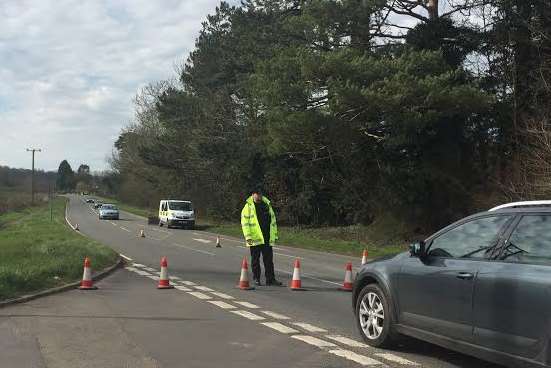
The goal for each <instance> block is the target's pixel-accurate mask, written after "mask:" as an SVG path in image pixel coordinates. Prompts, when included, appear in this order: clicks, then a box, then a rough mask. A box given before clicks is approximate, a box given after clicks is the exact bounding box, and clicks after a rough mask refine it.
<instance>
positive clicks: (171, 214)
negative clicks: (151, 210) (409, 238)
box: [159, 199, 195, 229]
mask: <svg viewBox="0 0 551 368" xmlns="http://www.w3.org/2000/svg"><path fill="white" fill-rule="evenodd" d="M163 225H166V227H168V228H170V227H172V226H179V227H188V228H190V229H193V228H194V227H195V211H194V209H193V203H192V202H191V201H181V200H174V199H163V200H161V202H160V203H159V226H163Z"/></svg>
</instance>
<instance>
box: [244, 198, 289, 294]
mask: <svg viewBox="0 0 551 368" xmlns="http://www.w3.org/2000/svg"><path fill="white" fill-rule="evenodd" d="M241 227H242V228H243V236H244V237H245V240H246V241H247V246H248V247H249V248H250V250H251V268H252V270H253V278H254V282H255V284H256V285H262V283H261V282H260V273H261V272H260V255H261V254H262V259H263V261H264V273H265V275H266V285H276V286H281V285H282V284H281V282H279V281H277V280H276V278H275V273H274V253H273V250H272V246H273V245H274V244H275V242H276V240H277V223H276V217H275V213H274V210H273V208H272V206H271V205H270V201H269V200H268V198H266V197H264V196H263V195H262V192H261V190H260V189H255V190H254V191H253V192H252V195H251V196H250V197H249V198H248V199H247V201H246V202H245V206H244V207H243V210H242V211H241Z"/></svg>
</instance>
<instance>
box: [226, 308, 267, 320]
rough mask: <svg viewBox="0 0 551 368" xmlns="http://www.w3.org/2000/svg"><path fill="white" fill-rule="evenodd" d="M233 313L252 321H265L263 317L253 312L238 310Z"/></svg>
mask: <svg viewBox="0 0 551 368" xmlns="http://www.w3.org/2000/svg"><path fill="white" fill-rule="evenodd" d="M232 313H235V314H237V315H239V316H241V317H245V318H247V319H250V320H251V321H261V320H263V319H264V317H262V316H259V315H256V314H254V313H251V312H248V311H245V310H236V311H232Z"/></svg>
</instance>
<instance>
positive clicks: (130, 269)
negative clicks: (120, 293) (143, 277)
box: [124, 266, 138, 272]
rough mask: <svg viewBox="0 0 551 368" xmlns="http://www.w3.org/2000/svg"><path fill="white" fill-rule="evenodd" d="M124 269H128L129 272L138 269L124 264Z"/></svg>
mask: <svg viewBox="0 0 551 368" xmlns="http://www.w3.org/2000/svg"><path fill="white" fill-rule="evenodd" d="M124 269H125V270H128V271H131V272H138V269H137V268H134V267H130V266H126V267H125V268H124Z"/></svg>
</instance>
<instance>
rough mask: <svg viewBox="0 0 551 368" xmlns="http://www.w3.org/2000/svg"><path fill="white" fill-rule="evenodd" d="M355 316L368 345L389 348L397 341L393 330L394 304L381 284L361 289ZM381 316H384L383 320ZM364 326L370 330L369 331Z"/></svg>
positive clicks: (369, 285)
mask: <svg viewBox="0 0 551 368" xmlns="http://www.w3.org/2000/svg"><path fill="white" fill-rule="evenodd" d="M370 300H371V301H370ZM362 302H363V303H364V305H362ZM381 311H382V313H381ZM360 312H361V314H360ZM355 316H356V318H355V319H356V325H357V327H358V330H359V331H360V334H361V335H362V338H363V339H364V341H365V342H366V343H367V344H368V345H371V346H374V347H378V348H388V347H391V346H392V345H393V343H395V342H396V333H395V332H394V331H393V326H394V308H393V304H392V302H391V301H390V300H389V298H388V297H387V296H386V295H385V293H384V292H383V291H382V289H381V288H380V287H379V285H377V284H368V285H366V286H365V287H364V288H363V289H362V290H361V291H360V294H359V295H358V300H357V301H356V308H355ZM380 316H383V317H384V318H383V319H382V320H381V318H379V317H380ZM370 318H371V319H370ZM368 320H369V321H368ZM362 325H363V326H362ZM381 327H382V329H380V328H381ZM364 328H365V329H366V330H367V331H368V332H367V333H366V331H365V330H364ZM368 334H369V335H370V336H368Z"/></svg>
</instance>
